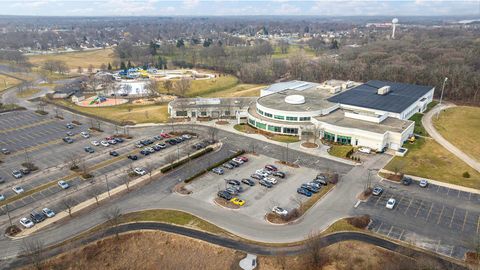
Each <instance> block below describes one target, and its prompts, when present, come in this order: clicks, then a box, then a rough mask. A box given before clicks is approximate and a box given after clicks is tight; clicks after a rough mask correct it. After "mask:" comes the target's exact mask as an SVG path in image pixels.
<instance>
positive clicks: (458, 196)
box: [457, 190, 462, 198]
mask: <svg viewBox="0 0 480 270" xmlns="http://www.w3.org/2000/svg"><path fill="white" fill-rule="evenodd" d="M460 193H462V192H460V190H459V191H458V195H457V198H460Z"/></svg>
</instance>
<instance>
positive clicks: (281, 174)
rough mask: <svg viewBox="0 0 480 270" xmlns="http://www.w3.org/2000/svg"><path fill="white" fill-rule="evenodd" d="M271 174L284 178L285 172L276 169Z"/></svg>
mask: <svg viewBox="0 0 480 270" xmlns="http://www.w3.org/2000/svg"><path fill="white" fill-rule="evenodd" d="M272 175H273V176H276V177H280V178H285V173H284V172H279V171H276V172H274V173H273V174H272Z"/></svg>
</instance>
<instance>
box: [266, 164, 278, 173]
mask: <svg viewBox="0 0 480 270" xmlns="http://www.w3.org/2000/svg"><path fill="white" fill-rule="evenodd" d="M265 169H266V170H269V171H273V172H276V171H278V168H277V167H275V166H273V165H270V164H269V165H265Z"/></svg>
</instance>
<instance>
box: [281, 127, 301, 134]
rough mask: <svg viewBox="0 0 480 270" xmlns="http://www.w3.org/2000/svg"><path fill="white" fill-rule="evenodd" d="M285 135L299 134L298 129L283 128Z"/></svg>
mask: <svg viewBox="0 0 480 270" xmlns="http://www.w3.org/2000/svg"><path fill="white" fill-rule="evenodd" d="M283 133H287V134H298V128H283Z"/></svg>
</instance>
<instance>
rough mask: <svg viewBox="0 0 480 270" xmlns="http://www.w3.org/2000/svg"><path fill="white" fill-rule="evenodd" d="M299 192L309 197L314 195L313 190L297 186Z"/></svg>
mask: <svg viewBox="0 0 480 270" xmlns="http://www.w3.org/2000/svg"><path fill="white" fill-rule="evenodd" d="M297 193H298V194H301V195H304V196H307V197H312V192H310V191H308V190H306V189H304V188H297Z"/></svg>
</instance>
